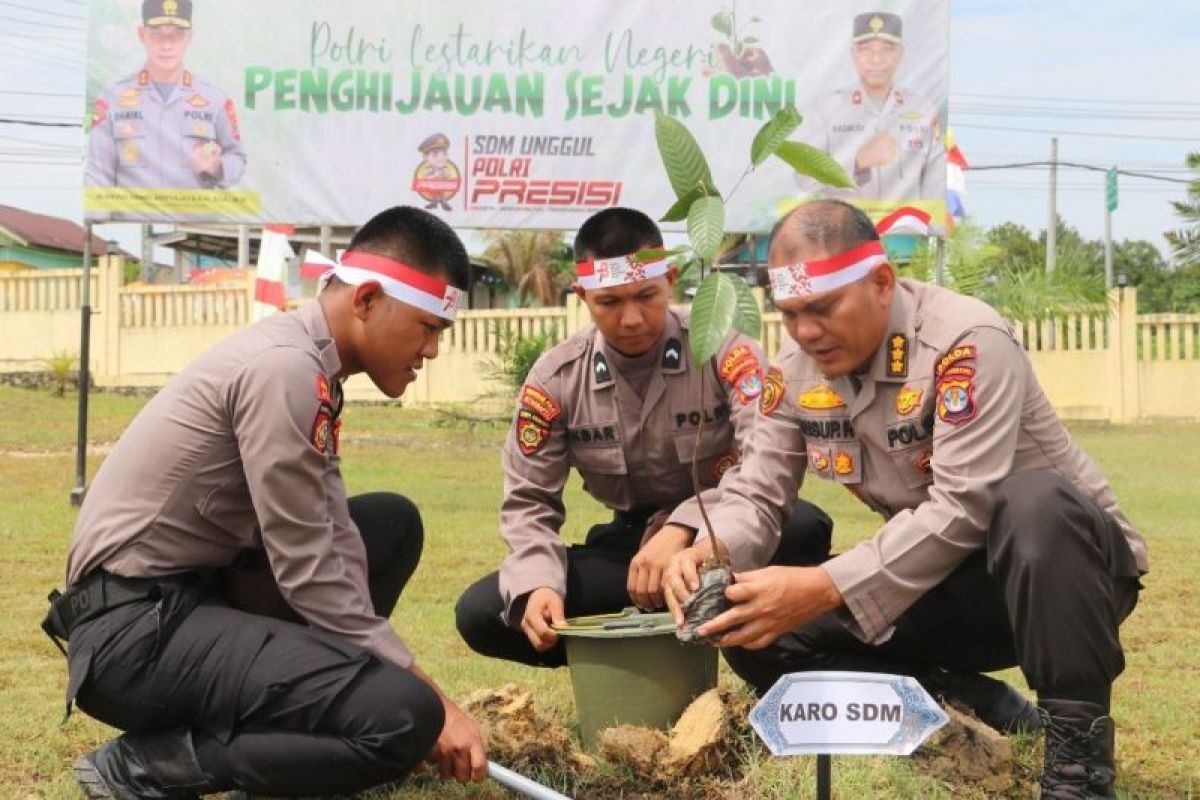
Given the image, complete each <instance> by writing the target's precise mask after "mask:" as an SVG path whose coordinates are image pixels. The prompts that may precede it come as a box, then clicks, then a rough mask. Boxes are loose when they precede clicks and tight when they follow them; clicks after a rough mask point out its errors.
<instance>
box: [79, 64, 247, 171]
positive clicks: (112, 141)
mask: <svg viewBox="0 0 1200 800" xmlns="http://www.w3.org/2000/svg"><path fill="white" fill-rule="evenodd" d="M209 142H215V143H216V144H217V145H219V146H220V148H221V167H222V174H221V175H198V174H196V172H195V171H194V170H193V169H192V151H193V150H194V149H195V147H196V145H198V144H207V143H209ZM245 169H246V151H245V150H244V149H242V142H241V134H240V132H239V131H238V122H237V112H236V110H235V108H234V105H233V100H231V99H230V98H229V97H227V96H226V94H225V92H223V91H221V89H219V88H218V87H217V86H214V85H213V84H211V83H208V82H207V81H204V80H201V79H200V78H197V77H196V76H194V75H192V74H191V73H190V72H185V73H184V74H183V80H182V81H180V82H179V83H178V84H176V85H175V86H174V87H172V90H171V92H170V93H169V94H168V95H167V97H166V99H163V97H162V95H160V94H159V91H158V87H156V86H155V85H154V84H153V83H152V82H151V81H150V73H148V72H146V71H145V70H142V71H141V72H139V73H136V74H134V75H130V76H129V77H127V78H125V79H123V80H120V81H117V82H116V83H115V84H113V85H112V86H110V87H109V88H108V89H106V90H105V91H104V93H103V94H101V95H100V97H98V98H97V99H96V104H95V107H94V110H93V115H92V132H91V134H90V135H89V137H88V161H87V172H86V175H85V183H86V185H88V186H119V187H123V188H132V189H226V188H229V187H231V186H234V185H236V184H237V183H238V181H240V180H241V179H242V173H243V172H244V171H245Z"/></svg>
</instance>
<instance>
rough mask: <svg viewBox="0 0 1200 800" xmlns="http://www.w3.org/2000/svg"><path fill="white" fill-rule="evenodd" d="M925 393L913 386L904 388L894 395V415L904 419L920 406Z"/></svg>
mask: <svg viewBox="0 0 1200 800" xmlns="http://www.w3.org/2000/svg"><path fill="white" fill-rule="evenodd" d="M924 395H925V392H924V391H922V390H921V389H918V388H916V387H915V386H907V385H906V386H904V387H902V388H901V389H900V391H899V392H897V394H896V413H897V414H899V415H900V416H902V417H906V416H908V415H909V414H911V413H912V412H913V411H915V410H916V409H917V407H918V406H920V405H921V398H922V397H924Z"/></svg>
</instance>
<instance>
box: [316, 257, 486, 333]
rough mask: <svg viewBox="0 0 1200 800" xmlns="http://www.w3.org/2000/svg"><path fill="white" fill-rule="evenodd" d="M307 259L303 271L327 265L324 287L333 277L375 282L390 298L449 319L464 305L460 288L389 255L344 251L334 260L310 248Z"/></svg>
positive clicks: (354, 282)
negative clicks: (305, 268) (313, 266)
mask: <svg viewBox="0 0 1200 800" xmlns="http://www.w3.org/2000/svg"><path fill="white" fill-rule="evenodd" d="M304 262H305V263H304V265H303V266H302V267H301V271H302V272H304V267H311V265H314V264H320V265H323V266H324V267H325V268H326V271H325V272H324V273H323V274H322V275H321V277H320V287H321V288H322V289H323V288H325V284H327V283H328V282H329V279H330V278H332V277H337V279H338V280H340V281H342V282H344V283H348V284H350V285H352V286H359V285H361V284H364V283H366V282H367V281H375V282H376V283H378V284H379V286H380V288H382V289H383V293H384V294H386V295H387V296H388V297H393V298H395V299H397V300H399V301H400V302H401V303H405V304H407V305H410V306H413V307H414V308H419V309H421V310H422V311H428V312H429V313H430V314H435V315H437V316H439V317H441V318H442V319H445V320H449V321H450V322H453V321H454V318H455V316H456V315H457V313H458V309H459V306H460V305H461V304H462V298H463V292H462V290H461V289H459V288H458V287H456V286H451V285H450V284H449V283H446V281H444V280H442V279H441V278H435V277H434V276H432V275H429V274H427V273H424V272H421V271H420V270H418V269H414V268H412V267H410V266H408V265H407V264H402V263H400V262H399V261H394V260H392V259H390V258H388V257H386V256H379V255H375V254H374V253H363V252H359V251H357V250H349V251H347V252H345V253H341V254H340V255H339V256H338V260H337V261H332V260H330V259H328V258H326V257H325V256H323V255H321V254H320V253H316V252H314V251H312V250H309V251H308V253H306V254H305V257H304Z"/></svg>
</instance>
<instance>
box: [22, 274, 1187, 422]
mask: <svg viewBox="0 0 1200 800" xmlns="http://www.w3.org/2000/svg"><path fill="white" fill-rule="evenodd" d="M122 272H123V263H122V260H121V259H120V258H119V257H117V256H105V257H102V258H101V259H100V264H99V267H98V269H97V271H96V275H94V276H93V284H92V287H93V290H92V305H93V308H94V310H95V312H96V315H95V316H94V317H93V320H92V348H91V349H92V357H91V371H92V374H93V377H94V380H95V382H96V384H97V385H99V386H140V387H147V386H161V385H162V384H163V383H164V382H165V381H166V380H167V379H168V378H169V377H170V376H171V375H173V374H175V373H177V372H178V371H179V370H181V369H182V368H183V366H184V365H186V364H187V363H188V362H189V361H190V360H191V359H193V358H195V357H196V356H197V355H199V354H200V353H201V352H203V351H204V350H205V349H207V348H208V347H210V346H211V345H212V344H214V343H215V342H216V341H218V340H219V339H220V338H222V337H223V336H226V335H228V334H229V333H231V332H233V331H234V330H237V329H238V328H240V327H243V326H244V325H246V324H248V323H249V320H250V318H251V313H252V308H253V286H254V278H253V275H250V276H248V277H247V278H246V279H245V280H243V281H239V282H237V283H233V284H229V285H226V286H212V287H209V286H204V287H192V286H150V287H146V286H130V287H123V286H122V285H121V275H122ZM80 302H81V299H80V280H79V273H78V272H77V271H74V270H55V271H43V272H29V273H15V274H6V275H0V372H28V371H30V370H36V369H39V368H40V363H41V361H42V360H43V359H45V358H47V357H48V356H49V355H50V354H51V353H53V352H55V351H69V350H77V349H78V347H79V307H80ZM1136 302H1137V293H1136V290H1135V289H1133V288H1125V289H1115V290H1113V291H1112V293H1111V294H1110V312H1109V314H1108V315H1095V316H1091V315H1079V314H1068V315H1065V316H1063V317H1061V318H1058V319H1051V320H1045V321H1039V322H1017V323H1014V324H1013V327H1014V331H1015V332H1016V334H1017V337H1018V340H1019V341H1020V342H1021V345H1022V346H1023V347H1024V348H1025V350H1026V351H1027V352H1028V353H1029V355H1030V358H1031V360H1032V362H1033V365H1034V369H1035V370H1036V371H1037V374H1038V377H1039V379H1040V380H1041V382H1042V385H1043V386H1044V387H1045V388H1046V393H1047V394H1048V395H1049V397H1050V400H1051V402H1052V403H1054V405H1055V408H1057V409H1058V411H1059V413H1060V414H1061V415H1062V416H1064V417H1065V418H1068V419H1101V420H1112V421H1122V422H1124V421H1131V420H1136V419H1142V418H1148V417H1173V418H1193V419H1195V418H1200V402H1198V401H1197V400H1196V398H1200V314H1190V315H1189V314H1150V315H1143V316H1141V317H1138V316H1137V315H1136V313H1135V309H1136ZM587 322H588V316H587V309H586V308H585V307H584V306H583V304H581V303H580V302H579V301H578V300H577V299H576V298H575V297H574V295H569V296H568V298H567V304H566V306H565V307H561V308H534V309H499V310H497V309H486V310H467V311H463V312H461V313H460V314H459V320H458V322H456V323H455V325H454V326H453V327H452V328H451V329H450V330H449V331H447V333H446V334H445V335H444V336H443V338H442V342H441V347H440V355H439V357H438V358H437V359H436V360H434V361H431V362H429V363H428V364H426V365H425V368H424V369H422V370H421V372H420V373H418V377H417V381H416V382H415V383H414V384H413V385H412V386H411V387H409V390H408V392H406V394H405V396H404V402H405V403H407V404H417V405H422V404H432V403H451V402H459V403H464V402H470V401H472V400H473V399H474V398H477V397H479V396H480V395H483V394H487V393H489V392H494V391H495V390H496V386H495V384H494V383H493V382H491V381H489V379H488V369H487V361H488V360H489V359H490V358H492V357H493V356H494V354H495V348H496V342H497V330H499V329H504V328H507V329H509V330H515V331H516V332H517V334H518V335H520V336H522V337H528V336H534V335H539V334H544V333H547V332H548V331H550V330H557V331H558V335H560V336H568V335H570V334H571V333H574V332H575V331H577V330H579V329H580V328H582V327H583V326H584V325H586V324H587ZM786 336H787V334H786V332H785V331H784V330H783V326H782V323H781V319H780V315H779V314H778V313H774V312H769V313H766V314H764V315H763V331H762V341H763V346H764V348H765V349H766V351H767V353H768V355H775V354H777V353H778V352H779V350H780V348H781V347H782V346H783V344H784V342H785V339H786ZM347 396H348V397H349V398H350V399H373V400H380V399H384V398H383V397H382V395H381V394H380V393H379V392H378V391H377V390H376V389H375V388H374V387H373V386H371V385H370V382H369V381H368V380H366V379H365V378H364V377H363V376H356V377H355V378H353V379H351V381H349V382H348V384H347Z"/></svg>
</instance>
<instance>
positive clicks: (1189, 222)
mask: <svg viewBox="0 0 1200 800" xmlns="http://www.w3.org/2000/svg"><path fill="white" fill-rule="evenodd" d="M1185 163H1186V164H1187V166H1188V169H1190V170H1193V171H1195V172H1196V173H1197V175H1196V177H1194V178H1193V179H1192V181H1191V183H1189V184H1188V187H1187V199H1186V200H1173V201H1171V205H1172V206H1174V207H1175V213H1176V214H1178V215H1179V217H1180V219H1182V220H1183V223H1184V227H1182V228H1178V229H1176V230H1173V231H1167V234H1166V236H1167V241H1168V242H1169V243H1170V245H1171V253H1172V255H1173V256H1174V257H1175V263H1176V264H1177V265H1179V266H1181V267H1192V266H1195V265H1197V264H1200V152H1195V153H1188V156H1187V159H1186V161H1185Z"/></svg>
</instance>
